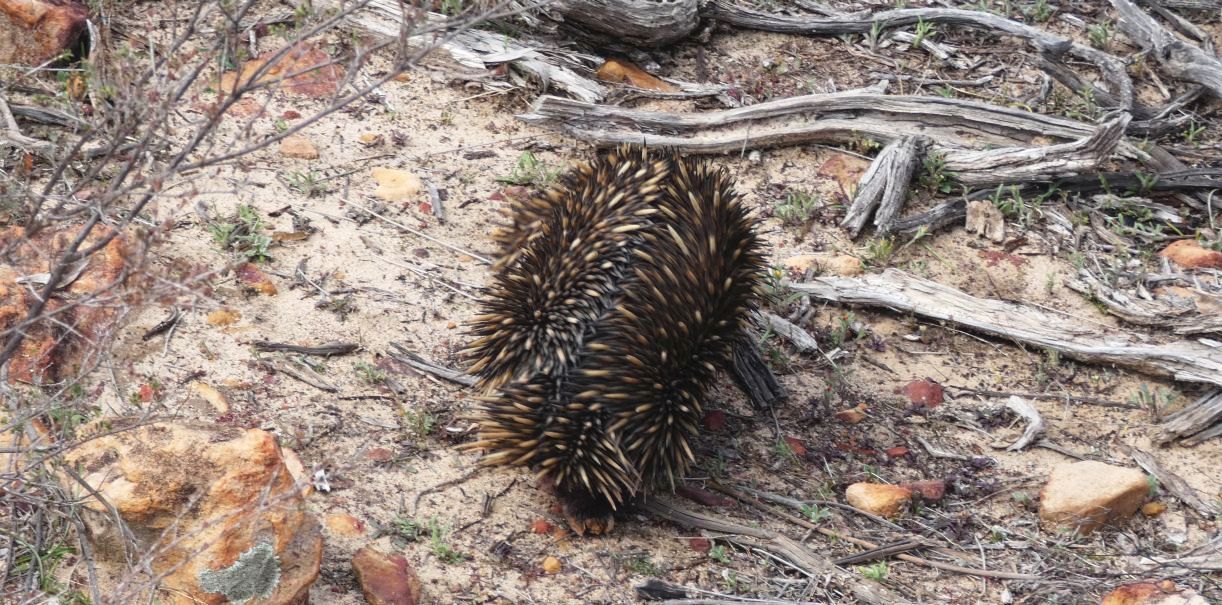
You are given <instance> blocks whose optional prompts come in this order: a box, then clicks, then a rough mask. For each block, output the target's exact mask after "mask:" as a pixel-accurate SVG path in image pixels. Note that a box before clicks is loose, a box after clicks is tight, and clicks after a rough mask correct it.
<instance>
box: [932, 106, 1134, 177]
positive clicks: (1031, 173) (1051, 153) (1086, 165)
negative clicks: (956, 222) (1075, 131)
mask: <svg viewBox="0 0 1222 605" xmlns="http://www.w3.org/2000/svg"><path fill="white" fill-rule="evenodd" d="M1129 120H1130V117H1129V114H1128V113H1121V114H1120V115H1119V116H1118V117H1117V118H1115V119H1113V120H1111V121H1109V122H1107V123H1105V124H1103V125H1101V126H1100V127H1099V129H1098V130H1096V131H1095V133H1094V134H1092V135H1090V136H1089V137H1084V138H1082V139H1079V140H1077V141H1073V142H1070V143H1061V144H1059V145H1050V146H1047V147H1010V148H1004V149H986V150H982V151H956V152H955V153H953V154H947V155H946V158H945V160H946V161H945V164H944V165H943V168H944V169H945V171H946V172H947V173H948V174H953V175H954V176H955V179H956V180H957V181H958V182H960V183H962V184H964V185H968V186H971V187H979V186H983V185H986V184H990V185H997V184H1018V183H1031V182H1037V183H1047V182H1050V181H1055V180H1056V179H1059V178H1064V177H1070V176H1077V175H1079V174H1082V173H1084V172H1094V170H1095V168H1096V167H1097V166H1098V165H1099V163H1100V162H1101V161H1103V160H1105V159H1107V158H1108V157H1109V156H1110V155H1111V154H1112V152H1113V151H1114V150H1115V149H1116V146H1117V145H1119V144H1120V141H1121V140H1122V139H1123V138H1124V131H1125V127H1126V126H1128V124H1129Z"/></svg>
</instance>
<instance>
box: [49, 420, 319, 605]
mask: <svg viewBox="0 0 1222 605" xmlns="http://www.w3.org/2000/svg"><path fill="white" fill-rule="evenodd" d="M108 422H109V424H110V425H111V426H112V427H115V428H122V427H123V426H125V425H128V424H130V425H133V426H136V428H132V429H130V430H125V431H120V432H117V433H114V434H110V435H104V436H101V437H98V438H95V439H92V440H89V441H87V442H85V443H84V444H82V445H81V446H80V447H78V448H76V449H74V450H72V451H71V452H69V453H68V454H66V455H65V458H66V461H67V463H68V464H70V465H73V466H74V467H75V468H79V469H83V474H84V479H85V483H87V484H89V485H90V486H91V487H92V489H94V490H96V491H97V492H98V493H100V494H101V495H102V496H103V497H105V498H106V500H107V502H108V503H109V505H110V506H113V508H114V510H116V511H117V512H118V514H119V515H120V517H122V518H123V520H124V522H125V523H126V525H127V527H129V528H130V530H131V532H130V534H120V533H119V530H117V529H116V528H115V524H114V522H113V520H112V518H111V512H110V509H109V508H108V507H107V506H106V505H104V504H102V503H101V502H99V501H98V500H97V499H95V498H93V497H92V496H90V492H89V491H87V490H85V489H83V488H81V487H79V486H78V485H77V484H76V483H75V482H72V481H66V482H65V485H72V486H73V489H74V490H75V491H76V492H77V493H75V494H74V495H75V496H76V497H78V498H80V500H81V502H82V504H83V512H84V515H83V517H84V520H85V523H86V525H87V527H88V530H89V532H88V533H87V534H86V535H88V536H89V538H90V540H92V541H93V544H94V550H95V555H96V558H97V561H98V563H99V565H100V566H103V567H106V568H108V569H109V570H112V571H121V570H122V569H124V567H123V566H124V565H126V561H127V555H128V553H127V550H126V543H127V540H126V538H125V535H134V536H136V539H137V542H138V543H137V544H136V545H135V546H136V548H137V549H139V552H153V553H157V556H156V557H155V558H154V559H153V560H152V562H151V566H152V569H153V572H154V573H158V574H164V575H163V577H162V579H161V582H160V584H161V589H162V591H161V592H160V593H159V594H158V595H157V597H158V599H159V600H160V601H161V602H162V603H167V604H174V605H187V604H192V605H195V604H198V603H208V604H210V605H220V604H221V603H226V602H236V601H240V600H244V599H249V598H252V597H254V598H256V599H257V600H258V602H259V603H266V604H278V605H288V604H293V603H300V602H302V600H303V599H304V598H305V597H306V595H308V593H309V590H310V585H311V584H313V583H314V580H315V579H316V578H317V577H318V571H319V564H320V563H321V561H322V535H321V533H320V532H319V527H318V523H317V521H315V519H314V517H313V516H311V515H310V514H309V513H308V512H307V511H306V509H305V500H304V498H303V497H302V495H301V492H300V490H299V489H298V486H297V484H296V482H295V481H294V480H293V476H292V474H291V473H290V472H289V470H288V468H286V466H285V462H284V458H283V457H282V450H281V449H280V446H279V445H278V444H277V442H276V438H275V436H274V435H272V434H271V433H268V432H266V431H261V430H257V429H248V430H241V429H234V428H217V427H215V426H214V425H209V424H202V423H200V424H196V423H190V424H186V423H184V424H173V423H159V424H152V425H146V426H138V423H139V422H140V420H138V419H109V421H108ZM171 527H172V528H174V531H170V532H167V531H165V530H166V528H171ZM226 599H228V600H226Z"/></svg>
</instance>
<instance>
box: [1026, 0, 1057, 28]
mask: <svg viewBox="0 0 1222 605" xmlns="http://www.w3.org/2000/svg"><path fill="white" fill-rule="evenodd" d="M1052 12H1053V9H1052V6H1050V5H1049V4H1048V0H1035V4H1034V5H1032V6H1031V8H1030V9H1029V10H1028V11H1027V16H1028V17H1031V18H1032V19H1034V20H1035V22H1036V23H1043V22H1045V21H1047V20H1048V19H1051V18H1052Z"/></svg>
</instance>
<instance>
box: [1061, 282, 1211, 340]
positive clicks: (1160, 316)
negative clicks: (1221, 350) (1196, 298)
mask: <svg viewBox="0 0 1222 605" xmlns="http://www.w3.org/2000/svg"><path fill="white" fill-rule="evenodd" d="M1065 287H1067V288H1069V289H1070V290H1073V291H1075V292H1078V293H1079V294H1083V295H1086V296H1089V297H1091V298H1093V299H1094V300H1097V301H1099V302H1100V303H1101V304H1102V305H1103V306H1104V307H1106V308H1107V310H1108V312H1109V313H1111V314H1112V315H1115V316H1116V317H1119V318H1120V319H1123V320H1124V321H1126V322H1128V323H1131V324H1136V325H1139V326H1157V327H1163V328H1171V330H1172V331H1173V332H1174V333H1176V334H1182V335H1189V334H1207V333H1211V332H1219V333H1222V317H1219V316H1218V315H1217V314H1214V313H1208V314H1202V313H1200V312H1198V311H1197V308H1196V305H1195V304H1193V303H1192V302H1190V301H1186V300H1181V299H1178V298H1160V299H1156V300H1143V299H1140V298H1137V297H1134V296H1129V295H1128V294H1125V293H1124V292H1122V291H1120V290H1117V289H1116V288H1112V287H1110V286H1108V285H1107V284H1104V283H1103V282H1102V281H1100V280H1099V278H1097V277H1095V275H1094V274H1093V273H1091V272H1090V271H1088V270H1086V269H1080V270H1078V275H1077V276H1076V277H1074V278H1070V279H1068V280H1065Z"/></svg>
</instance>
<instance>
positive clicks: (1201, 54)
mask: <svg viewBox="0 0 1222 605" xmlns="http://www.w3.org/2000/svg"><path fill="white" fill-rule="evenodd" d="M1111 1H1112V6H1114V7H1115V8H1116V12H1117V13H1118V14H1119V15H1120V20H1119V23H1118V26H1119V28H1120V31H1122V32H1124V34H1125V35H1126V36H1128V37H1129V38H1130V39H1132V40H1133V41H1134V42H1136V43H1137V44H1139V45H1140V46H1141V47H1142V48H1143V49H1145V50H1146V52H1148V53H1149V54H1150V55H1151V56H1152V57H1153V58H1154V59H1155V60H1156V61H1158V63H1159V65H1161V66H1162V68H1163V69H1165V70H1167V73H1169V74H1171V75H1172V76H1174V77H1176V78H1179V79H1181V80H1187V81H1189V82H1195V83H1197V84H1200V85H1202V86H1205V87H1207V88H1209V89H1210V90H1211V91H1213V93H1214V95H1215V96H1218V97H1222V60H1219V59H1218V58H1217V57H1215V56H1212V55H1211V54H1209V53H1206V52H1205V51H1203V50H1201V49H1200V48H1197V47H1196V46H1193V45H1191V44H1189V43H1187V42H1184V41H1183V40H1181V39H1179V38H1177V37H1176V36H1175V34H1172V33H1171V32H1169V31H1167V29H1166V28H1164V27H1163V26H1162V25H1159V23H1158V22H1157V21H1155V20H1154V18H1153V17H1151V16H1150V15H1148V14H1146V12H1145V11H1143V10H1141V9H1140V8H1138V7H1137V5H1136V4H1133V2H1131V1H1130V0H1111Z"/></svg>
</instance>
